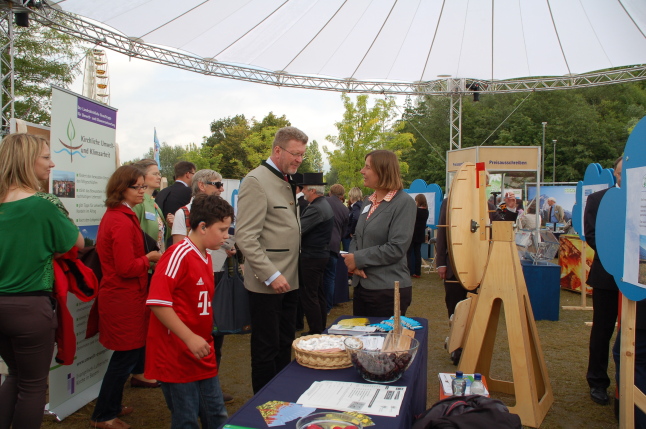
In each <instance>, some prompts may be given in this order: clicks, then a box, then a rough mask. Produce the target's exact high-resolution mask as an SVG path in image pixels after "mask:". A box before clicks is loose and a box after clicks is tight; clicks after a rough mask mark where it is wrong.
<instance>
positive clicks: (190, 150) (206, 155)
mask: <svg viewBox="0 0 646 429" xmlns="http://www.w3.org/2000/svg"><path fill="white" fill-rule="evenodd" d="M160 161H161V160H160ZM184 161H190V162H192V163H193V164H195V168H196V169H198V170H203V169H210V170H215V171H217V172H219V170H220V161H222V154H216V153H215V149H214V148H212V147H209V146H205V145H202V146H200V147H198V146H197V145H196V144H195V143H191V144H189V145H188V147H187V151H186V154H185V155H184Z"/></svg>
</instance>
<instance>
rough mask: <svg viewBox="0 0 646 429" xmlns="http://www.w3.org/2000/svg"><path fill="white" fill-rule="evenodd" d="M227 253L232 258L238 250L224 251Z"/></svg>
mask: <svg viewBox="0 0 646 429" xmlns="http://www.w3.org/2000/svg"><path fill="white" fill-rule="evenodd" d="M224 251H225V252H226V253H227V256H228V257H229V258H230V257H232V256H233V255H235V254H236V249H230V250H226V249H225V250H224Z"/></svg>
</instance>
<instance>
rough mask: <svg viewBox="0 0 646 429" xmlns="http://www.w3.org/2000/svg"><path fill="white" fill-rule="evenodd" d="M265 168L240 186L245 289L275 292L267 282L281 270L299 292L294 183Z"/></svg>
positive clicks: (238, 234)
mask: <svg viewBox="0 0 646 429" xmlns="http://www.w3.org/2000/svg"><path fill="white" fill-rule="evenodd" d="M279 174H280V173H277V172H276V170H274V169H273V168H272V169H270V167H268V166H265V165H264V163H263V165H261V166H259V167H257V168H256V169H254V170H252V171H250V172H249V174H247V176H246V177H245V178H244V180H243V181H242V183H241V184H240V193H239V195H238V215H237V219H236V244H237V245H238V247H240V250H241V251H242V253H243V254H244V256H245V258H246V259H245V276H244V283H245V288H247V290H250V291H251V292H257V293H275V292H274V290H273V289H272V288H271V287H270V286H267V285H265V280H267V279H268V278H269V277H271V276H272V275H273V274H274V273H275V272H276V271H280V273H281V274H282V275H284V276H285V278H286V279H287V282H288V283H289V286H290V290H294V289H298V256H299V253H300V245H301V230H300V228H301V225H300V219H299V210H298V204H297V203H296V200H295V199H294V191H293V189H292V186H291V184H290V183H287V182H285V180H283V179H282V178H281V177H279Z"/></svg>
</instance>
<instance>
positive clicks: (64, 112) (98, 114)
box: [48, 87, 117, 420]
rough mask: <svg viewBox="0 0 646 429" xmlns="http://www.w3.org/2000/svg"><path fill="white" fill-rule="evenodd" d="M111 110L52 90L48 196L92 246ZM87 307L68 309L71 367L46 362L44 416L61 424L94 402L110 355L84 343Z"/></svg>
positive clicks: (111, 158) (109, 153)
mask: <svg viewBox="0 0 646 429" xmlns="http://www.w3.org/2000/svg"><path fill="white" fill-rule="evenodd" d="M116 124H117V111H116V109H114V108H112V107H109V106H106V105H103V104H100V103H97V102H96V101H92V100H89V99H87V98H84V97H82V96H80V95H78V94H74V93H72V92H69V91H66V90H64V89H61V88H56V87H55V88H53V89H52V126H51V138H50V146H51V154H52V161H53V162H54V164H55V165H56V166H55V167H54V168H53V169H52V172H51V174H50V179H49V180H50V183H49V185H50V190H51V192H52V193H53V194H55V195H57V196H58V197H59V198H60V200H61V201H62V203H63V204H64V205H65V207H66V208H67V210H68V211H69V212H70V217H71V218H72V219H73V220H74V222H75V223H76V225H77V226H78V227H79V229H80V230H81V233H82V234H83V236H84V237H85V241H86V245H94V244H95V243H96V233H97V229H98V225H99V222H100V220H101V217H102V216H103V213H105V204H104V201H105V198H106V197H105V187H106V184H107V181H108V179H109V178H110V176H111V175H112V173H113V172H114V170H115V169H116V156H117V151H116V141H115V139H116ZM91 306H92V302H87V303H85V302H81V301H79V300H78V299H77V298H76V297H75V296H73V295H72V294H70V295H69V297H68V308H69V310H70V312H71V314H72V319H73V320H74V321H75V325H74V331H75V333H76V338H77V341H76V355H75V357H74V363H73V364H72V365H66V366H62V365H58V364H57V363H56V362H55V361H54V360H52V367H51V370H50V374H49V400H50V402H49V404H48V407H49V411H50V412H51V413H53V414H55V415H56V416H57V418H58V419H59V420H60V419H63V418H65V417H67V416H69V415H70V414H72V413H73V412H75V411H76V410H78V409H79V408H81V407H83V406H84V405H85V404H87V403H88V402H90V401H92V400H93V399H95V398H96V397H97V396H98V393H99V388H100V386H101V381H102V380H103V375H104V374H105V371H106V369H107V364H108V362H109V360H110V356H111V355H112V352H111V351H110V350H106V349H105V348H104V347H103V346H102V345H101V344H99V340H98V336H94V337H93V338H90V339H87V340H86V339H85V330H86V326H87V320H88V314H89V312H90V308H91Z"/></svg>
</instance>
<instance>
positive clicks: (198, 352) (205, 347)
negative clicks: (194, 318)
mask: <svg viewBox="0 0 646 429" xmlns="http://www.w3.org/2000/svg"><path fill="white" fill-rule="evenodd" d="M186 347H188V349H189V350H190V351H191V353H193V355H194V356H195V357H196V358H198V359H202V358H205V357H207V356H208V355H209V354H211V346H209V343H207V342H206V340H204V338H202V337H200V336H199V335H195V334H193V335H192V336H191V337H190V338H189V339H188V341H186Z"/></svg>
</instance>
